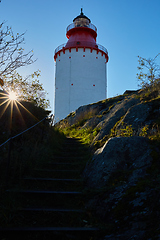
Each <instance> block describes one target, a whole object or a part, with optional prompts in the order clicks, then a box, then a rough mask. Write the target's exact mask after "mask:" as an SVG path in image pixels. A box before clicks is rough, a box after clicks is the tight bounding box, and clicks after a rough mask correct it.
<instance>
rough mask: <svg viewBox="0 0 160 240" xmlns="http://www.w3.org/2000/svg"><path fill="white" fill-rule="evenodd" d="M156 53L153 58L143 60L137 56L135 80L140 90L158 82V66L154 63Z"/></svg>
mask: <svg viewBox="0 0 160 240" xmlns="http://www.w3.org/2000/svg"><path fill="white" fill-rule="evenodd" d="M159 55H160V53H158V54H157V55H156V56H155V57H154V58H148V59H146V58H143V57H140V56H138V63H139V65H138V67H137V68H138V71H139V72H138V73H137V79H138V81H139V82H140V86H141V87H142V88H145V87H149V86H153V85H155V84H157V83H158V82H160V80H159V78H160V66H159V65H158V64H157V63H156V60H157V57H158V56H159Z"/></svg>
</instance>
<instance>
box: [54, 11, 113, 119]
mask: <svg viewBox="0 0 160 240" xmlns="http://www.w3.org/2000/svg"><path fill="white" fill-rule="evenodd" d="M66 36H67V38H68V39H69V40H68V42H67V43H65V44H63V45H60V46H59V47H57V48H56V50H55V54H54V60H55V62H56V73H55V109H54V111H55V112H54V114H55V119H56V121H59V120H61V119H63V118H65V117H66V116H67V115H68V114H69V113H70V112H72V111H75V110H76V109H77V108H78V107H80V106H82V105H86V104H90V103H94V102H97V101H100V100H103V99H105V98H106V91H107V78H106V63H107V62H108V52H107V50H106V48H105V47H103V46H101V45H99V44H97V43H96V37H97V28H96V27H95V26H94V25H93V24H91V20H90V19H89V18H88V17H86V16H85V15H84V14H83V12H82V9H81V14H80V15H79V16H77V17H76V18H75V19H74V20H73V23H72V24H70V25H69V26H68V27H67V30H66Z"/></svg>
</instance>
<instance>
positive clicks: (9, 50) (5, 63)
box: [0, 22, 35, 79]
mask: <svg viewBox="0 0 160 240" xmlns="http://www.w3.org/2000/svg"><path fill="white" fill-rule="evenodd" d="M24 34H25V33H22V34H19V33H17V34H16V35H15V34H14V33H13V31H12V28H11V27H8V26H6V27H5V22H2V23H1V24H0V78H2V79H3V77H4V76H11V75H12V73H13V72H14V71H15V70H17V69H18V68H20V67H22V66H26V65H29V64H32V63H33V62H35V60H33V51H32V50H31V51H29V52H27V53H25V52H24V48H23V44H24Z"/></svg>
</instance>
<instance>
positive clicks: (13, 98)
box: [9, 91, 17, 101]
mask: <svg viewBox="0 0 160 240" xmlns="http://www.w3.org/2000/svg"><path fill="white" fill-rule="evenodd" d="M9 100H11V101H16V100H17V94H16V93H15V92H13V91H10V92H9Z"/></svg>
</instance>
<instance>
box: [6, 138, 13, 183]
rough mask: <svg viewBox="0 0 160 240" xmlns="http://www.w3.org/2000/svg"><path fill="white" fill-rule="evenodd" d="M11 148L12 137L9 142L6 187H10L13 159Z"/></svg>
mask: <svg viewBox="0 0 160 240" xmlns="http://www.w3.org/2000/svg"><path fill="white" fill-rule="evenodd" d="M11 150H12V137H10V140H9V142H8V159H7V169H6V187H8V181H9V166H10V161H11Z"/></svg>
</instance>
